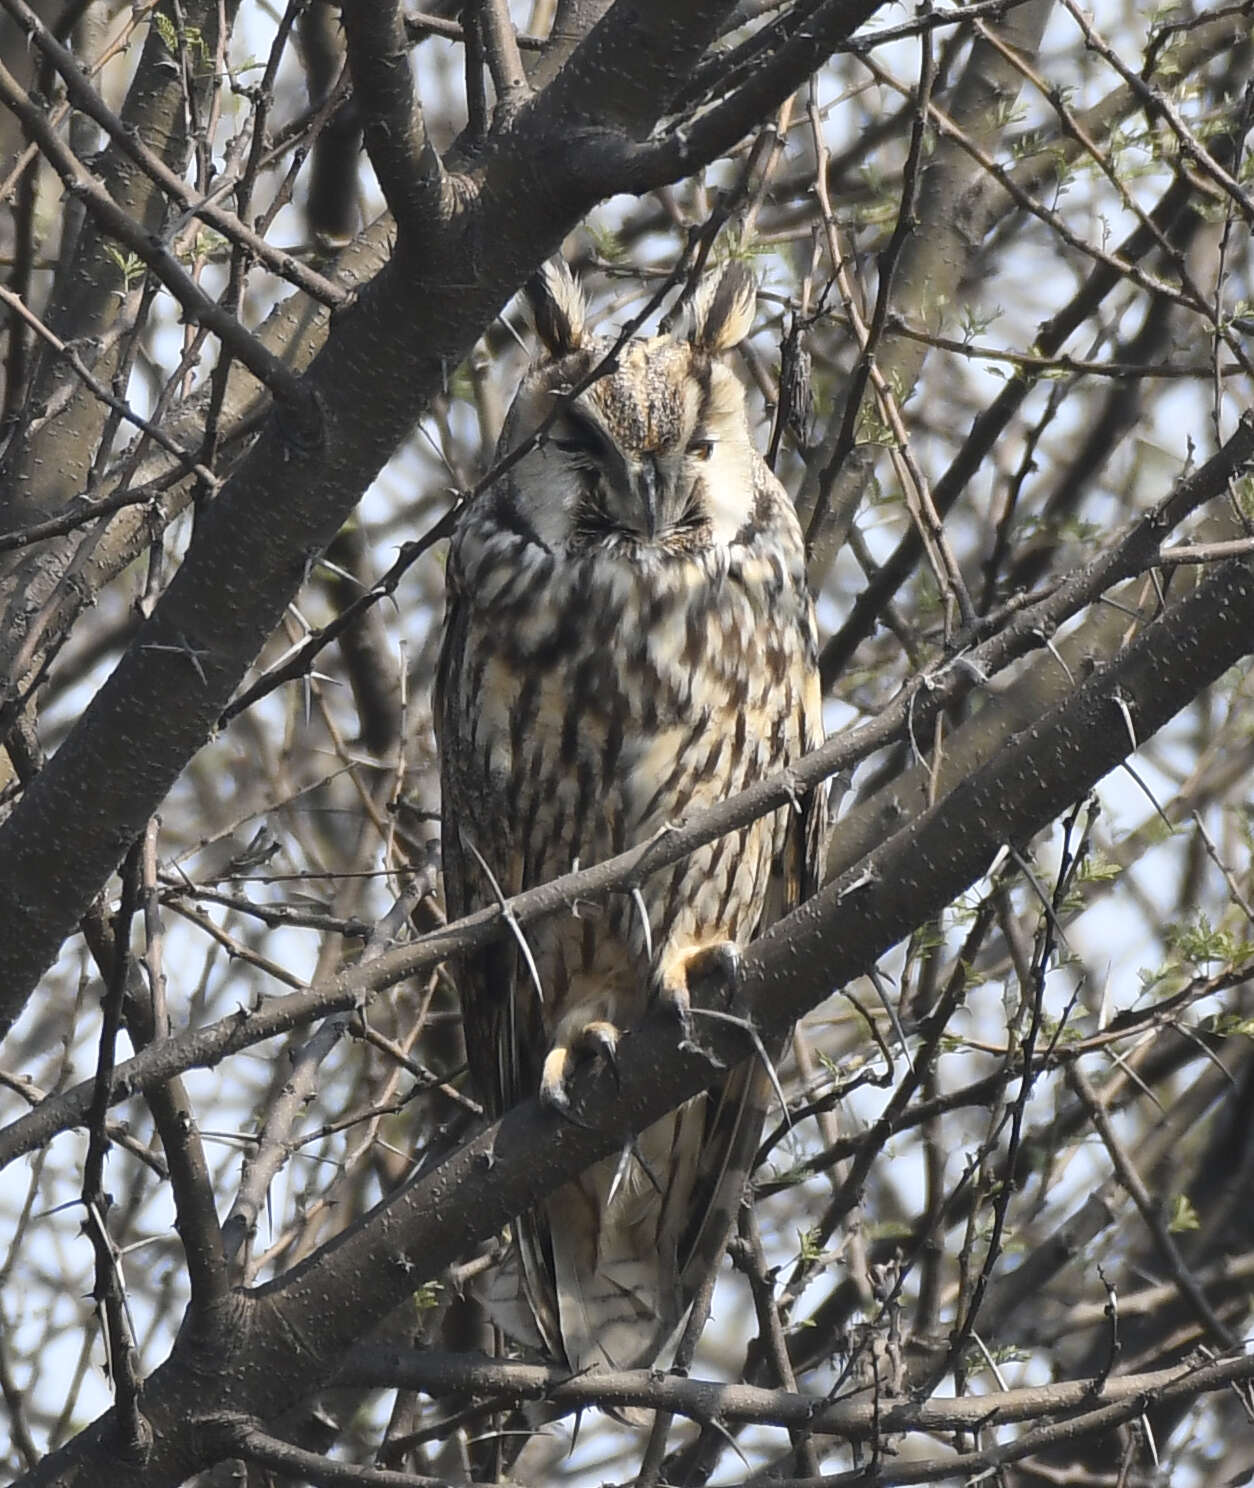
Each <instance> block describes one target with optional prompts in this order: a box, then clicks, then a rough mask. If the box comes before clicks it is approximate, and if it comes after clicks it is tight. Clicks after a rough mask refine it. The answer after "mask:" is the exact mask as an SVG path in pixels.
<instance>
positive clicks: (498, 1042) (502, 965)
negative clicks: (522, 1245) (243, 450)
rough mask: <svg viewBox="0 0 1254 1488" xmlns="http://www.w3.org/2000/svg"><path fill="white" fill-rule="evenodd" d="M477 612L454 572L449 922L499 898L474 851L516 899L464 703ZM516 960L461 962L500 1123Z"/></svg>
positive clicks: (449, 667)
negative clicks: (472, 619) (471, 629)
mask: <svg viewBox="0 0 1254 1488" xmlns="http://www.w3.org/2000/svg"><path fill="white" fill-rule="evenodd" d="M469 623H470V605H469V603H468V602H467V601H466V600H465V599H463V598H462V597H461V595H460V593H459V591H458V586H457V582H456V574H455V565H454V564H452V563H450V566H449V598H448V614H447V616H446V618H445V629H444V641H443V645H442V646H441V649H440V659H439V665H438V669H437V672H436V692H435V703H436V706H435V717H436V729H437V734H438V737H439V742H440V791H441V796H442V809H441V853H442V857H443V865H444V898H445V905H446V908H447V910H448V916H449V918H450V919H451V920H452V919H460V918H461V916H462V915H466V914H470V913H471V912H472V911H473V910H476V909H480V908H482V907H483V906H484V905H485V904H491V903H492V900H493V891H492V888H491V885H490V884H489V883H488V881H487V879H486V876H485V874H484V872H483V869H482V867H481V866H480V864H479V862H478V860H477V859H476V858H475V855H474V852H473V851H472V849H471V846H470V844H471V843H473V844H474V847H476V848H477V849H478V850H479V853H480V854H482V856H483V858H484V860H485V861H486V862H488V863H490V864H495V865H498V866H497V867H496V870H495V877H496V878H497V882H498V884H499V886H500V889H501V892H502V893H504V894H505V895H507V896H508V895H510V894H513V893H516V892H517V890H518V888H519V885H518V884H516V883H514V882H512V879H513V878H514V877H516V876H517V875H515V874H510V873H509V871H508V869H506V868H504V867H503V866H501V865H505V864H507V863H508V862H509V856H508V855H509V854H510V851H511V845H510V843H508V842H507V841H505V840H504V839H503V837H502V836H501V827H502V824H501V823H500V822H499V821H497V820H496V819H495V818H493V817H492V816H491V814H490V813H487V812H485V811H483V810H482V809H480V804H481V803H482V802H483V801H484V799H485V796H486V790H485V785H486V782H484V781H481V780H478V779H476V768H477V764H476V759H475V751H474V749H473V747H472V741H471V740H470V738H468V737H466V735H467V732H468V727H469V725H468V723H467V721H466V720H467V719H468V718H469V717H470V716H471V715H470V713H469V712H468V710H467V708H466V706H465V701H464V700H463V698H462V696H461V689H462V685H463V675H464V668H463V661H464V657H465V650H466V638H467V628H468V626H469ZM517 974H518V973H517V957H516V954H515V950H514V946H513V944H512V942H510V941H509V940H508V939H500V938H498V939H497V940H495V941H493V942H492V943H491V944H489V945H486V946H483V947H481V948H479V949H477V950H474V951H469V952H467V953H466V955H464V956H463V957H462V958H461V962H460V966H459V970H458V978H457V985H458V990H459V992H460V994H461V1005H462V1028H463V1033H464V1037H465V1041H466V1059H467V1062H468V1064H469V1066H470V1077H471V1082H472V1085H473V1087H474V1091H475V1094H476V1095H477V1096H478V1097H479V1099H480V1100H482V1101H483V1102H484V1103H485V1104H486V1106H487V1108H488V1115H489V1116H499V1115H501V1114H502V1112H503V1111H505V1110H506V1109H507V1108H508V1107H509V1106H510V1105H512V1104H513V1103H514V1101H515V1100H516V1099H517V1098H518V1094H519V1092H518V1091H517V1090H516V1089H513V1088H511V1087H512V1086H513V1085H514V1081H513V1080H512V1079H511V1071H512V1070H513V1069H514V1057H513V1054H512V1052H511V1051H512V1049H513V1048H514V1047H516V1044H515V1040H514V1039H513V1037H512V1034H513V1030H512V1028H511V1026H510V1024H511V1020H512V1018H513V1009H514V1003H515V999H514V987H515V981H516V978H517Z"/></svg>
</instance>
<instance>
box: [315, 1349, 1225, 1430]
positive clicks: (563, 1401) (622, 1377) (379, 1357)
mask: <svg viewBox="0 0 1254 1488" xmlns="http://www.w3.org/2000/svg"><path fill="white" fill-rule="evenodd" d="M342 1377H343V1378H344V1379H345V1380H346V1381H348V1380H351V1381H352V1382H353V1383H355V1384H361V1385H370V1386H372V1387H374V1388H375V1389H389V1388H390V1389H409V1390H421V1391H423V1392H424V1393H425V1394H428V1395H431V1396H435V1397H438V1396H441V1395H455V1394H459V1393H462V1392H465V1393H466V1394H473V1395H483V1396H489V1397H492V1396H495V1397H497V1398H498V1399H499V1401H500V1402H501V1403H502V1404H515V1405H521V1404H525V1403H526V1402H527V1401H529V1400H544V1401H546V1402H547V1403H548V1404H549V1405H551V1406H553V1407H556V1408H557V1409H558V1410H559V1411H560V1412H561V1413H562V1414H566V1413H568V1412H573V1411H579V1410H582V1409H584V1408H585V1407H587V1406H599V1407H600V1408H601V1409H603V1410H615V1409H622V1408H626V1407H630V1406H644V1407H646V1408H648V1409H650V1410H669V1411H673V1412H674V1413H675V1414H676V1415H682V1416H687V1417H689V1418H690V1419H691V1420H694V1421H703V1422H704V1421H712V1420H719V1421H724V1422H729V1423H730V1422H733V1421H746V1422H754V1423H757V1424H761V1425H767V1426H794V1427H795V1426H804V1427H806V1428H807V1429H808V1430H810V1431H813V1432H816V1433H819V1434H822V1435H825V1436H839V1437H843V1438H844V1439H845V1440H846V1441H869V1440H873V1439H874V1438H875V1437H876V1436H877V1435H878V1436H896V1435H898V1434H899V1433H905V1432H911V1431H922V1432H940V1431H970V1430H974V1429H977V1428H979V1429H982V1428H984V1427H992V1426H1001V1425H1010V1424H1012V1423H1014V1422H1018V1421H1030V1420H1034V1419H1037V1418H1039V1417H1042V1416H1051V1415H1061V1414H1064V1413H1070V1412H1072V1411H1077V1410H1082V1409H1084V1410H1091V1409H1093V1408H1094V1407H1096V1406H1098V1405H1102V1404H1109V1403H1112V1402H1115V1401H1121V1400H1133V1399H1136V1398H1137V1397H1138V1396H1151V1395H1154V1394H1157V1393H1159V1392H1161V1391H1163V1390H1167V1389H1170V1388H1172V1387H1174V1386H1179V1385H1181V1384H1187V1385H1188V1387H1189V1389H1190V1390H1191V1391H1196V1392H1198V1393H1199V1394H1200V1393H1203V1392H1206V1391H1210V1390H1222V1389H1224V1388H1226V1387H1227V1386H1228V1385H1230V1384H1232V1383H1233V1382H1234V1381H1238V1380H1247V1379H1254V1357H1248V1358H1245V1357H1242V1358H1233V1359H1225V1360H1223V1361H1222V1362H1220V1363H1216V1364H1209V1365H1180V1366H1177V1367H1176V1368H1173V1369H1158V1370H1154V1371H1153V1372H1151V1373H1148V1374H1128V1375H1116V1376H1114V1377H1112V1378H1111V1379H1108V1380H1106V1381H1104V1382H1102V1384H1101V1385H1100V1388H1095V1386H1096V1384H1097V1382H1096V1381H1094V1380H1066V1381H1060V1382H1058V1383H1054V1384H1048V1385H1037V1386H1033V1387H1029V1388H1025V1389H1017V1390H996V1391H992V1392H991V1393H989V1394H986V1395H967V1396H963V1397H961V1398H959V1399H945V1398H936V1397H933V1398H932V1399H930V1400H896V1401H893V1400H887V1401H884V1400H882V1401H874V1400H840V1401H835V1402H831V1401H822V1400H816V1399H815V1397H814V1396H812V1395H800V1394H796V1393H794V1392H792V1391H790V1390H767V1389H762V1388H761V1387H760V1386H757V1385H748V1384H723V1383H714V1382H712V1381H709V1380H700V1379H689V1378H684V1377H682V1376H679V1375H673V1374H672V1375H660V1374H658V1373H657V1372H656V1371H653V1370H647V1369H639V1370H625V1371H623V1372H621V1373H617V1372H611V1371H599V1370H598V1371H596V1372H594V1373H585V1374H582V1375H576V1376H574V1377H572V1376H571V1375H570V1374H569V1373H568V1372H567V1371H566V1370H563V1369H553V1368H546V1367H545V1366H543V1365H539V1364H518V1363H513V1362H503V1361H501V1360H499V1359H490V1358H487V1357H484V1358H475V1357H468V1356H466V1355H457V1354H441V1353H436V1352H431V1353H419V1352H415V1351H407V1350H402V1349H395V1350H390V1349H377V1348H373V1347H371V1346H370V1345H369V1344H367V1345H364V1346H363V1347H362V1348H361V1349H359V1350H356V1351H355V1352H354V1353H353V1354H351V1355H350V1356H349V1358H348V1360H347V1361H346V1362H345V1365H344V1368H343V1371H342Z"/></svg>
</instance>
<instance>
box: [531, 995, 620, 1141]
mask: <svg viewBox="0 0 1254 1488" xmlns="http://www.w3.org/2000/svg"><path fill="white" fill-rule="evenodd" d="M621 1037H622V1034H621V1033H620V1032H619V1031H618V1029H617V1028H616V1027H615V1026H614V1024H613V1023H611V1022H609V1020H608V1019H605V1018H598V1019H596V1020H595V1021H594V1022H592V1023H585V1024H584V1026H583V1027H582V1028H581V1029H580V1030H579V1032H578V1033H577V1034H576V1035H575V1037H574V1038H573V1039H571V1040H570V1042H569V1043H568V1044H555V1045H554V1046H553V1047H552V1048H551V1049H550V1050H549V1052H548V1053H547V1054H546V1055H545V1056H544V1066H543V1068H542V1070H541V1072H540V1091H539V1096H540V1104H541V1105H544V1106H547V1107H548V1108H549V1110H551V1111H555V1112H556V1113H557V1114H558V1115H559V1116H562V1117H564V1118H565V1119H566V1120H567V1121H570V1122H573V1123H574V1125H575V1126H584V1127H586V1125H587V1123H586V1122H583V1121H580V1120H578V1118H576V1117H575V1116H574V1115H573V1114H572V1112H571V1109H570V1081H571V1078H572V1076H573V1075H574V1072H575V1067H576V1065H577V1064H579V1063H580V1062H581V1061H582V1060H584V1059H589V1058H600V1059H603V1060H604V1061H605V1063H606V1064H607V1065H608V1066H609V1070H610V1074H611V1075H613V1077H614V1084H615V1086H616V1087H620V1088H621V1085H622V1073H621V1071H620V1070H619V1067H618V1041H619V1039H620V1038H621Z"/></svg>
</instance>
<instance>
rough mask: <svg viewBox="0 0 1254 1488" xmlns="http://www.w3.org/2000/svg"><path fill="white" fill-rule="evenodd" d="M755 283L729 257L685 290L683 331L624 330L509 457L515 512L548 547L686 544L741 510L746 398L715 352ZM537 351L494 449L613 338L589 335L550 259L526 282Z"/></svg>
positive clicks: (725, 538) (552, 402)
mask: <svg viewBox="0 0 1254 1488" xmlns="http://www.w3.org/2000/svg"><path fill="white" fill-rule="evenodd" d="M756 292H757V287H756V284H755V283H754V279H753V276H752V274H751V273H750V272H749V270H748V269H747V268H746V267H745V266H744V265H743V264H740V263H732V264H729V265H728V266H727V267H726V268H725V269H724V270H723V271H722V272H721V273H720V274H716V275H711V276H710V277H709V278H707V279H706V280H705V281H704V282H703V283H702V285H701V286H700V288H699V289H698V291H697V294H696V295H695V297H694V299H693V302H692V307H691V310H690V312H689V316H688V324H687V328H686V332H685V334H683V335H679V336H670V335H665V336H651V337H645V338H640V339H637V340H632V341H629V342H627V344H626V345H624V346H623V347H622V348H621V349H620V350H619V353H618V357H617V362H616V364H611V366H610V368H609V370H607V371H606V372H605V373H604V374H603V375H601V376H600V377H598V378H597V379H596V380H595V381H594V382H593V383H591V385H590V386H588V387H587V388H585V389H584V390H583V392H581V393H580V394H579V395H578V396H577V397H575V398H574V399H572V400H570V401H569V402H568V403H567V404H566V406H565V407H563V408H562V411H561V413H560V415H559V417H558V419H557V421H556V422H555V423H554V424H553V426H552V428H551V429H550V430H549V431H548V433H547V434H546V435H545V436H544V438H543V439H542V441H541V442H540V444H539V446H538V447H537V448H536V449H534V450H533V451H531V453H529V454H528V455H527V456H526V458H525V459H524V460H522V461H521V462H520V464H519V465H518V466H517V467H516V469H515V472H514V476H513V481H512V497H513V501H514V503H515V505H516V509H517V516H518V517H519V518H520V519H521V520H522V521H523V522H524V523H525V524H526V526H527V527H528V528H530V530H531V531H533V532H534V533H535V535H536V536H537V537H538V538H539V540H540V541H541V542H542V543H544V544H545V545H546V546H547V547H550V548H556V547H558V546H562V545H566V546H570V547H575V548H581V547H591V546H595V545H598V544H612V545H616V546H622V545H626V546H628V547H632V546H634V547H636V548H641V549H643V548H650V547H651V548H657V549H664V550H670V551H680V552H683V551H692V550H694V549H697V548H700V547H704V546H707V545H710V544H718V543H729V542H731V541H732V540H733V539H734V538H735V537H736V534H737V533H738V532H740V531H741V530H742V528H744V526H745V524H746V523H747V522H749V521H750V519H751V517H752V508H753V502H754V478H753V459H754V456H753V450H752V446H751V444H750V439H749V427H748V422H747V420H746V417H745V399H744V390H743V389H742V387H741V385H740V383H739V381H738V380H737V378H736V376H735V374H734V373H733V372H732V371H731V369H730V368H729V367H727V366H726V365H724V362H723V357H724V354H725V353H727V352H728V351H730V350H731V349H732V348H733V347H734V346H736V345H737V344H738V343H739V342H740V341H741V340H743V339H744V337H745V336H746V335H747V334H748V331H749V328H750V326H751V324H752V321H753V309H754V301H755V297H756ZM527 297H528V300H529V302H530V305H531V310H532V316H533V319H534V322H535V327H536V332H537V335H538V337H539V340H540V343H541V348H542V351H541V355H540V356H539V358H538V359H537V360H536V361H535V362H533V363H532V365H531V366H530V368H528V370H527V373H526V375H525V376H524V378H523V381H522V384H521V386H520V387H519V389H518V393H517V396H516V397H515V399H514V403H513V406H512V407H511V409H510V413H509V417H508V419H507V421H506V424H505V430H504V434H503V437H502V441H501V447H502V451H504V450H508V449H511V448H514V447H515V446H517V445H518V444H519V443H521V442H522V441H523V440H525V439H526V438H527V437H528V436H529V435H530V434H532V433H533V432H534V431H535V430H536V429H537V428H538V427H539V426H540V425H541V424H542V423H543V422H544V420H545V419H546V418H548V417H549V415H550V414H551V413H552V411H553V409H554V407H555V406H556V405H558V404H559V403H561V402H562V400H563V399H565V398H568V396H569V394H570V391H571V389H572V388H574V387H576V386H578V385H579V383H580V382H581V381H583V379H584V378H586V377H587V375H588V374H589V373H590V372H592V371H593V369H594V368H596V367H597V365H598V364H599V363H600V362H602V361H603V360H604V359H605V357H606V354H607V353H608V352H609V350H610V348H611V347H612V346H613V344H614V342H613V339H612V338H608V337H603V336H598V335H595V334H593V333H592V332H591V331H590V330H589V328H588V325H587V308H586V305H585V303H584V299H583V296H582V294H581V293H580V290H579V287H578V286H577V285H576V283H575V281H574V280H573V279H572V277H571V274H570V270H569V269H568V268H567V267H566V265H565V264H564V263H561V262H560V261H554V262H552V263H550V264H547V265H546V266H545V268H544V269H543V270H542V271H541V272H540V273H539V274H537V275H536V276H535V278H534V279H533V280H532V281H531V283H530V284H529V285H528V287H527Z"/></svg>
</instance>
